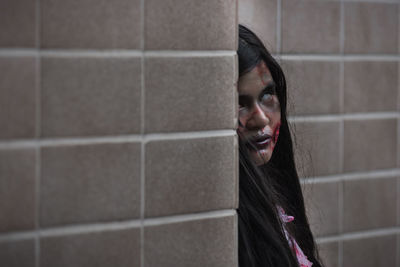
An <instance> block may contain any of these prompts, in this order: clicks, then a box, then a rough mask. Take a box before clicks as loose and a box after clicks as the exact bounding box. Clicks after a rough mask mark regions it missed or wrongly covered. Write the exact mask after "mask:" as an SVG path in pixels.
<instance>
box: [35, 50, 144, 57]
mask: <svg viewBox="0 0 400 267" xmlns="http://www.w3.org/2000/svg"><path fill="white" fill-rule="evenodd" d="M40 55H41V56H44V57H73V58H74V57H78V58H81V57H94V58H96V57H124V58H125V57H140V56H141V52H140V51H137V50H104V51H95V50H94V51H92V50H88V51H86V50H41V52H40Z"/></svg>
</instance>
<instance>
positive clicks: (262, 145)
mask: <svg viewBox="0 0 400 267" xmlns="http://www.w3.org/2000/svg"><path fill="white" fill-rule="evenodd" d="M271 141H272V137H271V136H270V135H268V134H263V135H259V136H256V137H253V138H251V139H250V140H249V141H248V145H249V148H250V149H252V150H262V149H266V148H267V147H268V146H269V145H270V144H271Z"/></svg>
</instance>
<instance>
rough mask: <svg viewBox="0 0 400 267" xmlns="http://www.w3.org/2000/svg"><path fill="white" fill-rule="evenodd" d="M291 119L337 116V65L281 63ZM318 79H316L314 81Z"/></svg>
mask: <svg viewBox="0 0 400 267" xmlns="http://www.w3.org/2000/svg"><path fill="white" fill-rule="evenodd" d="M281 66H282V67H283V69H284V71H285V76H286V79H287V91H288V109H289V110H288V112H289V114H291V115H310V114H318V115H321V114H332V113H339V112H340V103H339V102H340V99H339V95H340V78H339V77H340V63H339V62H327V61H313V60H307V61H298V60H284V61H283V62H282V63H281ZM317 77H318V78H317Z"/></svg>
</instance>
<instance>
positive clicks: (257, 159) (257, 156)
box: [251, 148, 272, 166]
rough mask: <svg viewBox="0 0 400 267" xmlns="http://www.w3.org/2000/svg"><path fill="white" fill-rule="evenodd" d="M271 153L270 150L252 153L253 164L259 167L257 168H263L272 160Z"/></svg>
mask: <svg viewBox="0 0 400 267" xmlns="http://www.w3.org/2000/svg"><path fill="white" fill-rule="evenodd" d="M271 154H272V153H271V151H270V149H268V148H267V149H260V150H256V151H252V152H251V157H252V159H253V162H254V163H255V164H256V165H257V166H261V165H264V164H265V163H267V162H268V161H269V160H270V159H271Z"/></svg>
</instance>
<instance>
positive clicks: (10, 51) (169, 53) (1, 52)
mask: <svg viewBox="0 0 400 267" xmlns="http://www.w3.org/2000/svg"><path fill="white" fill-rule="evenodd" d="M235 54H236V51H232V50H203V51H199V50H189V51H186V50H181V51H178V50H159V51H142V50H112V49H109V50H80V49H69V50H68V49H40V50H37V49H19V48H0V57H9V56H14V57H15V56H37V55H40V56H45V57H73V58H74V57H142V56H143V55H144V56H145V57H219V56H221V57H223V56H234V55H235Z"/></svg>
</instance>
